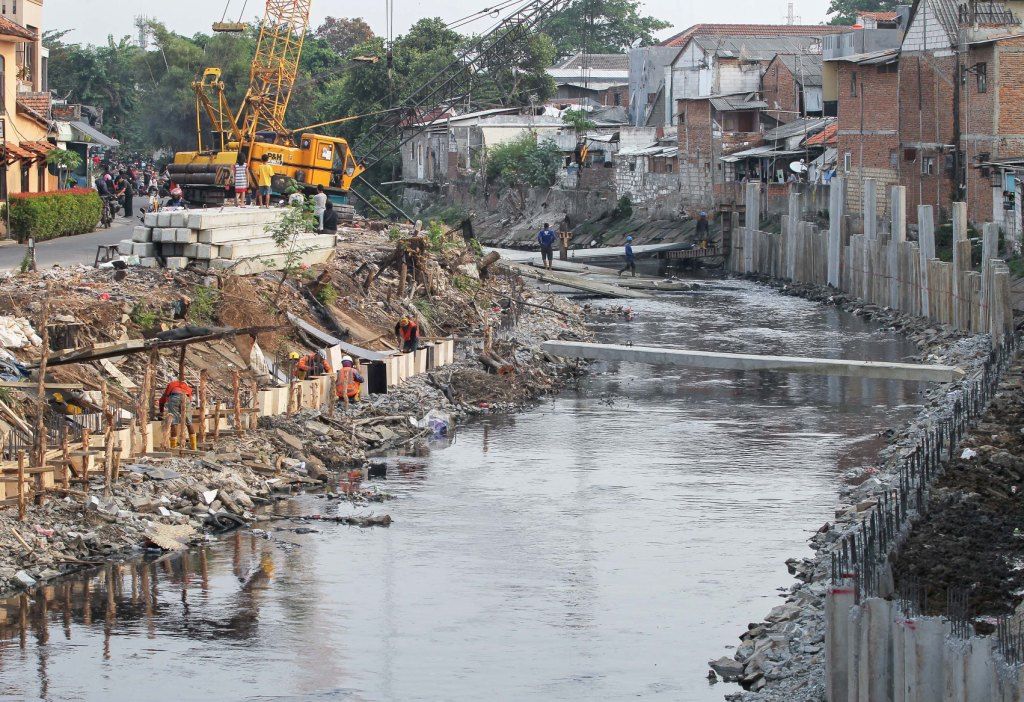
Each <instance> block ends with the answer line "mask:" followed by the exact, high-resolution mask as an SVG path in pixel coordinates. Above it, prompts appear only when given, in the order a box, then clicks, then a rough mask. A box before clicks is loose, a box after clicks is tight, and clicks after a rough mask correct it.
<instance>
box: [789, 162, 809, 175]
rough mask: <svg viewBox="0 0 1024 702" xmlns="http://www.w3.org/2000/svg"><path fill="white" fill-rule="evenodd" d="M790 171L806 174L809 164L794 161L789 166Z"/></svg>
mask: <svg viewBox="0 0 1024 702" xmlns="http://www.w3.org/2000/svg"><path fill="white" fill-rule="evenodd" d="M789 170H791V171H793V172H794V173H806V172H807V164H806V163H804V162H803V160H802V159H801V160H800V161H793V163H791V164H789Z"/></svg>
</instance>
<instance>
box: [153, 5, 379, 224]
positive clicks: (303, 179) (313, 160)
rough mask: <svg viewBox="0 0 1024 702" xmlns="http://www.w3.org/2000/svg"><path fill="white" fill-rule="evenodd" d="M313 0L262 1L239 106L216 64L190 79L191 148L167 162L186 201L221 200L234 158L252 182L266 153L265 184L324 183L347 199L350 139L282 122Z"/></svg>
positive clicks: (232, 27)
mask: <svg viewBox="0 0 1024 702" xmlns="http://www.w3.org/2000/svg"><path fill="white" fill-rule="evenodd" d="M312 2H313V0H267V9H266V13H265V14H264V16H263V21H262V22H261V24H260V34H259V40H258V41H257V43H256V53H255V56H254V57H253V62H252V68H251V69H250V72H249V88H248V90H247V91H246V93H245V97H244V98H243V99H242V104H241V106H240V107H239V109H238V110H237V111H233V110H232V109H231V107H230V105H228V102H227V97H226V95H225V90H224V88H225V86H224V82H223V80H221V71H220V69H219V68H207V69H206V70H205V71H204V72H203V75H202V77H201V78H200V79H199V80H197V81H195V82H193V84H192V89H193V91H194V92H195V94H196V150H195V151H182V152H178V153H177V154H175V155H174V162H173V163H172V164H171V165H170V166H169V167H168V168H169V171H170V173H171V178H172V179H173V180H174V182H175V183H177V184H178V185H180V186H181V188H182V190H183V191H184V194H185V197H186V198H187V199H188V200H189V201H191V202H196V203H205V204H211V205H220V204H222V203H223V202H224V199H225V197H226V195H227V193H228V188H230V187H231V185H232V182H233V178H232V167H233V166H234V165H235V163H237V162H238V160H239V157H240V156H241V158H242V159H244V162H245V163H246V164H247V165H248V166H249V169H250V182H251V183H255V179H254V177H253V166H254V165H256V164H258V163H260V162H262V161H263V157H264V155H266V156H268V161H269V163H270V164H271V165H272V166H273V167H274V178H273V181H272V183H271V187H272V188H273V190H274V192H275V193H277V194H279V195H280V194H283V193H284V192H285V189H286V188H287V187H288V185H289V184H290V182H291V181H292V180H294V181H295V182H297V183H298V184H299V187H300V188H302V189H303V190H304V191H305V192H307V193H308V192H312V191H314V190H316V186H318V185H322V186H324V189H325V190H326V191H327V192H328V194H329V195H331V196H334V197H333V198H332V199H336V200H340V201H341V202H345V201H346V198H347V196H348V192H349V189H350V188H351V186H352V181H353V180H355V179H356V178H358V177H359V175H360V174H361V173H362V172H363V170H364V169H363V167H362V166H361V165H360V164H359V163H357V162H356V159H355V157H354V156H353V154H352V150H351V149H350V148H349V145H348V142H347V141H346V140H344V139H340V138H337V137H331V136H324V135H321V134H315V133H312V132H306V131H304V130H298V131H296V130H290V129H288V128H287V127H286V126H285V115H286V114H287V111H288V102H289V100H290V99H291V94H292V89H293V88H294V86H295V79H296V76H297V75H298V72H299V59H300V58H301V56H302V46H303V42H304V40H305V38H306V32H307V31H308V30H309V12H310V7H311V5H312ZM241 28H242V25H239V24H235V23H223V22H222V23H218V24H217V25H215V28H214V29H215V31H233V32H237V31H239V30H240V29H241ZM204 116H205V118H206V119H207V120H208V121H209V126H210V128H211V130H212V137H211V138H210V140H209V142H207V141H206V140H204V138H203V118H204ZM337 121H339V122H340V121H343V120H337Z"/></svg>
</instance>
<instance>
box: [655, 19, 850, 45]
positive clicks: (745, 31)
mask: <svg viewBox="0 0 1024 702" xmlns="http://www.w3.org/2000/svg"><path fill="white" fill-rule="evenodd" d="M850 30H851V27H843V26H835V25H829V24H695V25H693V26H692V27H690V28H688V29H684V30H683V31H681V32H679V33H678V34H676V35H675V36H672V37H669V38H668V39H666V40H665V41H663V42H661V45H662V46H683V45H684V44H686V42H688V41H689V40H690V39H691V38H693V37H718V36H730V35H739V36H750V37H782V36H801V37H821V36H824V35H826V34H841V33H843V32H849V31H850Z"/></svg>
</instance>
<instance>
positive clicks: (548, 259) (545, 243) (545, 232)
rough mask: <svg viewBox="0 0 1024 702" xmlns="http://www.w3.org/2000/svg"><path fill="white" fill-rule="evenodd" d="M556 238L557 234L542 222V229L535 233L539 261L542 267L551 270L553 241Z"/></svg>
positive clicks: (553, 257) (553, 254)
mask: <svg viewBox="0 0 1024 702" xmlns="http://www.w3.org/2000/svg"><path fill="white" fill-rule="evenodd" d="M557 238H558V234H557V233H556V232H555V230H554V229H552V228H551V225H550V224H548V223H547V222H544V228H543V229H541V230H540V231H539V232H537V243H539V244H540V259H541V262H542V263H543V264H544V267H545V268H546V269H548V270H551V267H552V266H553V265H554V261H555V250H554V246H555V239H557Z"/></svg>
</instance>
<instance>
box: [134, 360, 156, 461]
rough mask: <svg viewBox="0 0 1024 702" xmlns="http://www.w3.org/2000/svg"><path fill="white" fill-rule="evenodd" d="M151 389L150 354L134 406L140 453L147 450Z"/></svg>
mask: <svg viewBox="0 0 1024 702" xmlns="http://www.w3.org/2000/svg"><path fill="white" fill-rule="evenodd" d="M152 387H153V356H152V354H150V356H149V358H148V359H146V373H145V375H143V376H142V389H141V391H140V392H139V398H138V401H137V403H136V405H135V416H136V417H137V418H138V420H139V432H140V434H141V435H142V451H141V452H140V453H145V452H146V451H147V450H148V448H149V410H150V404H149V403H150V399H149V396H150V394H151V392H152Z"/></svg>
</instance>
